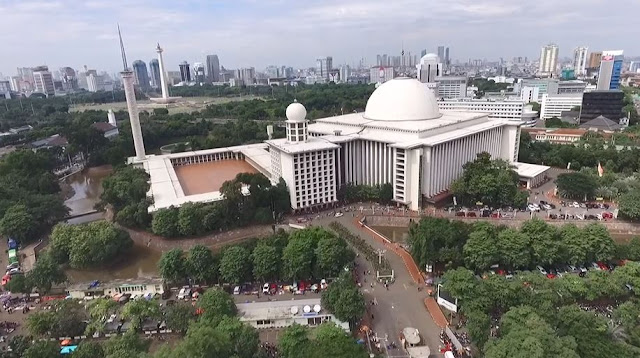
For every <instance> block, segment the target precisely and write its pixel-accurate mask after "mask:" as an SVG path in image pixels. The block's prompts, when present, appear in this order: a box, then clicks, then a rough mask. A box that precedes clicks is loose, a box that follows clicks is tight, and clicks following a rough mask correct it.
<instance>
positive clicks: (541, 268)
mask: <svg viewBox="0 0 640 358" xmlns="http://www.w3.org/2000/svg"><path fill="white" fill-rule="evenodd" d="M536 268H537V269H538V271H540V273H541V274H543V275H546V274H547V270H545V269H544V267H542V266H536Z"/></svg>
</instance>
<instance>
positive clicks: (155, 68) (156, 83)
mask: <svg viewBox="0 0 640 358" xmlns="http://www.w3.org/2000/svg"><path fill="white" fill-rule="evenodd" d="M149 71H150V72H151V87H153V88H160V64H159V63H158V59H157V58H154V59H152V60H151V61H149Z"/></svg>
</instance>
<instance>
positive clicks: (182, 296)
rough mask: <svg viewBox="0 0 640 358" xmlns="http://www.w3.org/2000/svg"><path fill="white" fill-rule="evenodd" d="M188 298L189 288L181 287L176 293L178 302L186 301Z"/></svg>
mask: <svg viewBox="0 0 640 358" xmlns="http://www.w3.org/2000/svg"><path fill="white" fill-rule="evenodd" d="M189 297H191V289H190V288H189V287H183V288H181V289H180V292H178V299H179V300H186V299H188V298H189Z"/></svg>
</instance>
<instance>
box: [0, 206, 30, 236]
mask: <svg viewBox="0 0 640 358" xmlns="http://www.w3.org/2000/svg"><path fill="white" fill-rule="evenodd" d="M34 228H35V226H34V218H33V216H32V215H31V214H29V211H28V210H27V207H26V206H24V205H20V204H16V205H13V206H11V207H10V208H9V209H7V210H6V211H5V213H4V216H3V217H2V219H0V234H2V235H4V236H7V237H12V238H15V239H17V240H19V241H21V242H26V241H28V240H29V239H30V238H31V235H33V234H34Z"/></svg>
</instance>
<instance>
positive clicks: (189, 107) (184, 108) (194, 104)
mask: <svg viewBox="0 0 640 358" xmlns="http://www.w3.org/2000/svg"><path fill="white" fill-rule="evenodd" d="M252 99H260V97H258V96H242V97H183V98H182V100H181V101H180V102H177V103H172V104H169V105H168V107H167V109H168V110H169V114H175V113H191V112H195V111H199V110H201V109H203V108H205V107H206V106H208V105H210V104H220V103H227V102H235V101H247V100H252ZM138 108H139V109H140V110H141V111H143V110H147V111H152V110H153V109H154V108H164V105H159V104H155V103H153V102H151V101H149V100H145V101H138ZM109 109H113V110H114V111H120V110H126V109H127V102H115V103H105V104H76V105H73V106H72V107H71V108H70V111H72V112H82V111H86V110H96V111H101V110H102V111H107V110H109Z"/></svg>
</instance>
